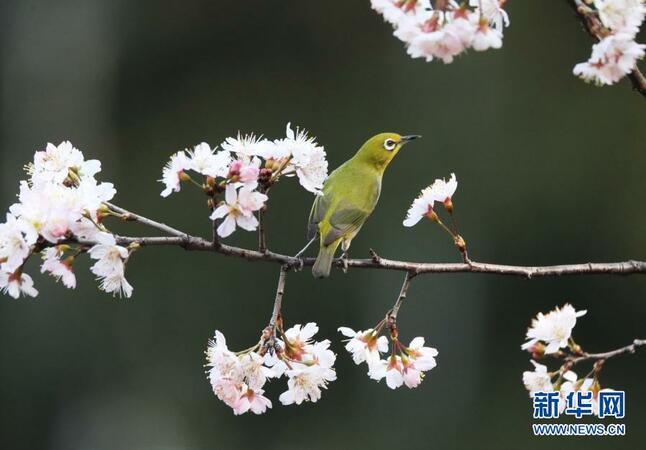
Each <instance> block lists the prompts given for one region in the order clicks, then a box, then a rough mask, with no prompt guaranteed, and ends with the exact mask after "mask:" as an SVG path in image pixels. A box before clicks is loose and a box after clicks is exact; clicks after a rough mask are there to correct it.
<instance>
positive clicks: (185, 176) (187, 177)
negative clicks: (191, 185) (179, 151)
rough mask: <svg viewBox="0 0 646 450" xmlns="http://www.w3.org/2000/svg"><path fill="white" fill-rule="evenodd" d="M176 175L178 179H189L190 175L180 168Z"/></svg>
mask: <svg viewBox="0 0 646 450" xmlns="http://www.w3.org/2000/svg"><path fill="white" fill-rule="evenodd" d="M177 176H178V178H179V180H180V181H188V180H190V179H191V177H190V175H189V174H187V173H186V172H184V171H183V170H180V171H179V173H178V174H177Z"/></svg>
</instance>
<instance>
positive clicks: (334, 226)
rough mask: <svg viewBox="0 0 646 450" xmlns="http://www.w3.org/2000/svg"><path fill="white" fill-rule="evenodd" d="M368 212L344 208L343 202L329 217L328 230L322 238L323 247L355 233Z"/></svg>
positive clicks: (349, 207)
mask: <svg viewBox="0 0 646 450" xmlns="http://www.w3.org/2000/svg"><path fill="white" fill-rule="evenodd" d="M369 215H370V212H368V211H365V210H363V209H360V208H356V207H352V206H349V205H348V206H345V207H344V205H343V202H341V203H340V204H339V205H338V209H337V211H336V212H335V213H333V214H332V216H330V229H329V230H328V232H327V233H325V236H323V245H330V244H331V243H332V242H334V241H336V240H337V239H339V238H340V237H342V236H348V235H349V234H351V233H352V232H355V231H357V230H358V229H359V228H360V227H361V226H362V225H363V223H364V222H365V221H366V219H367V218H368V216H369Z"/></svg>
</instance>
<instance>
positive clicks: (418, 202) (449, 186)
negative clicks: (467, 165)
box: [404, 173, 458, 227]
mask: <svg viewBox="0 0 646 450" xmlns="http://www.w3.org/2000/svg"><path fill="white" fill-rule="evenodd" d="M457 188H458V180H457V179H456V178H455V174H454V173H452V174H451V178H449V181H445V180H443V179H439V178H438V179H436V180H435V181H434V182H433V184H431V185H430V186H428V187H426V188H424V189H423V190H422V192H421V193H420V195H419V196H418V197H417V198H416V199H415V200H414V201H413V204H412V205H411V206H410V208H409V209H408V212H407V213H406V219H405V220H404V226H406V227H412V226H414V225H416V224H417V223H418V222H419V221H420V220H422V218H423V217H428V218H429V219H431V220H436V214H435V210H434V206H435V202H438V203H441V204H443V205H444V207H445V208H446V209H447V210H448V211H452V209H453V202H452V197H453V195H454V194H455V191H456V190H457Z"/></svg>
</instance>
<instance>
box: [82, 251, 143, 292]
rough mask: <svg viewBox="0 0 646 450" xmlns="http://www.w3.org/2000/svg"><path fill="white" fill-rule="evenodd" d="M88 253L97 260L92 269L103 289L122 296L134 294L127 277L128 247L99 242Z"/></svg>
mask: <svg viewBox="0 0 646 450" xmlns="http://www.w3.org/2000/svg"><path fill="white" fill-rule="evenodd" d="M88 253H89V255H90V258H92V259H96V260H97V262H95V263H94V265H93V266H92V267H90V271H91V272H92V273H93V274H95V275H96V276H97V278H98V279H99V280H100V285H99V287H100V289H101V290H103V291H105V292H108V293H111V294H113V295H119V296H120V297H126V298H129V297H130V296H132V291H133V288H132V286H131V285H130V283H128V280H126V278H125V262H126V261H127V259H128V249H126V248H125V247H121V246H120V245H115V244H97V245H95V246H94V247H92V248H91V249H90V250H89V252H88Z"/></svg>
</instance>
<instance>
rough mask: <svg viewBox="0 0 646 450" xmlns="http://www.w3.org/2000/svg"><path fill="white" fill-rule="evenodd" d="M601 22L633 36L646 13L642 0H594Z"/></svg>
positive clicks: (614, 29) (645, 6)
mask: <svg viewBox="0 0 646 450" xmlns="http://www.w3.org/2000/svg"><path fill="white" fill-rule="evenodd" d="M594 6H595V8H596V9H597V11H598V12H599V18H600V19H601V22H602V23H603V24H604V25H605V26H606V27H608V28H610V29H611V30H613V31H616V32H619V33H626V34H629V35H630V36H632V37H634V36H635V35H636V34H637V32H638V31H639V27H640V26H641V24H642V22H643V21H644V15H646V4H644V1H643V0H594Z"/></svg>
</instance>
